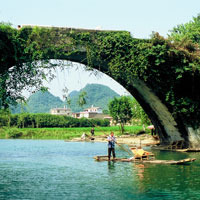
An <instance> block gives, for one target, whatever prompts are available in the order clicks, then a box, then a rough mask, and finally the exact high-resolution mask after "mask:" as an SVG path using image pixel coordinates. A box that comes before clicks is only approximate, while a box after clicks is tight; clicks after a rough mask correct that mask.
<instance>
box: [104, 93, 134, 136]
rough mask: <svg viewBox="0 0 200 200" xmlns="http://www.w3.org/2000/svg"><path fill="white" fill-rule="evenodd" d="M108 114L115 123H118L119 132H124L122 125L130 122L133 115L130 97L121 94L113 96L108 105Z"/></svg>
mask: <svg viewBox="0 0 200 200" xmlns="http://www.w3.org/2000/svg"><path fill="white" fill-rule="evenodd" d="M108 107H109V112H110V115H111V116H112V117H113V119H114V120H115V122H116V123H120V127H121V132H122V134H123V133H124V125H125V124H126V123H127V122H130V121H131V119H132V117H133V112H132V107H131V98H130V97H127V96H122V97H120V98H114V99H113V100H112V101H110V103H109V105H108Z"/></svg>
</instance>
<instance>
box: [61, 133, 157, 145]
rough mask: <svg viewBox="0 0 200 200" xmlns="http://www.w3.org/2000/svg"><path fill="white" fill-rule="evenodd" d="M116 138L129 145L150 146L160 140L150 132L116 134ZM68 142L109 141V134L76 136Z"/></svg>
mask: <svg viewBox="0 0 200 200" xmlns="http://www.w3.org/2000/svg"><path fill="white" fill-rule="evenodd" d="M116 140H117V142H118V143H119V144H127V145H128V146H150V145H156V144H158V143H159V141H158V140H156V139H155V138H153V137H152V136H151V135H150V134H141V135H119V136H116ZM65 141H66V142H81V141H82V142H85V141H86V142H91V141H92V142H107V135H101V136H94V137H91V136H87V135H86V137H85V139H83V138H81V137H76V138H73V139H71V140H65Z"/></svg>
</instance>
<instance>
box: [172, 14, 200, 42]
mask: <svg viewBox="0 0 200 200" xmlns="http://www.w3.org/2000/svg"><path fill="white" fill-rule="evenodd" d="M170 32H171V34H170V35H169V38H170V39H171V40H173V41H179V42H182V43H184V42H185V41H186V40H187V41H188V40H190V41H192V42H193V43H196V44H200V14H199V15H198V16H197V17H193V20H191V21H189V22H188V23H185V24H180V25H178V26H176V27H174V28H173V29H172V30H171V31H170Z"/></svg>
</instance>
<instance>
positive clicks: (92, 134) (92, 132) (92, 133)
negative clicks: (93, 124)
mask: <svg viewBox="0 0 200 200" xmlns="http://www.w3.org/2000/svg"><path fill="white" fill-rule="evenodd" d="M90 133H91V136H94V128H92V129H91V131H90Z"/></svg>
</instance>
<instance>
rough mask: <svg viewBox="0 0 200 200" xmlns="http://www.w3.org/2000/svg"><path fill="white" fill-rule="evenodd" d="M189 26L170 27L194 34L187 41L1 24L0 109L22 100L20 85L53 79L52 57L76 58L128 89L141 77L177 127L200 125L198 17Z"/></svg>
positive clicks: (25, 86)
mask: <svg viewBox="0 0 200 200" xmlns="http://www.w3.org/2000/svg"><path fill="white" fill-rule="evenodd" d="M188 24H189V25H191V26H189V25H187V24H186V25H185V26H184V29H186V30H187V31H185V32H184V31H182V27H181V26H180V27H178V28H179V30H180V31H179V30H178V29H177V30H178V31H177V30H175V29H174V30H175V31H174V32H176V34H177V35H179V34H180V35H189V33H190V31H192V32H193V33H192V36H190V39H191V41H187V42H185V43H184V42H183V40H181V39H180V40H179V39H177V40H176V39H175V37H176V36H175V35H173V34H172V35H171V38H169V39H165V38H163V37H161V36H160V35H159V34H158V33H155V34H153V35H152V38H151V39H149V40H140V39H135V38H133V37H132V36H131V35H130V33H128V32H125V31H124V32H111V31H108V32H103V31H99V32H98V31H91V32H89V31H88V32H79V31H75V30H71V31H68V32H65V33H64V34H63V32H62V31H61V32H59V29H56V28H39V27H34V28H32V27H24V28H21V29H20V30H16V29H14V28H12V27H11V26H10V25H7V24H1V25H0V44H1V45H0V64H1V70H0V88H1V90H0V100H1V102H0V108H7V107H8V105H9V104H10V103H14V102H15V101H16V100H23V99H22V97H21V91H22V89H24V88H33V87H34V88H35V89H36V90H37V89H38V88H40V87H41V84H42V79H47V77H49V76H48V75H50V78H52V76H51V75H52V71H51V70H52V69H53V68H54V65H53V64H51V63H50V62H49V60H50V59H69V60H73V59H75V58H76V61H79V62H82V63H83V64H86V65H87V66H88V67H90V68H91V69H98V70H100V71H102V72H103V73H105V74H107V75H109V76H111V77H113V78H114V79H115V80H116V81H118V82H120V83H121V84H122V85H123V86H125V87H126V89H128V90H130V91H132V89H133V88H132V84H133V80H134V79H140V80H142V81H143V82H145V84H146V85H147V86H148V87H149V88H150V89H152V91H153V92H154V93H155V94H156V95H157V96H158V97H159V99H160V100H161V101H162V102H163V103H164V105H166V106H167V108H168V110H169V111H170V113H172V115H173V117H174V119H175V120H176V122H177V123H178V122H180V123H179V125H180V124H181V125H182V124H184V125H185V126H187V127H188V126H193V127H195V128H197V127H199V125H200V120H199V119H200V109H199V108H200V90H199V85H200V57H199V42H198V41H199V39H198V38H199V27H200V23H199V16H198V17H197V18H194V19H193V22H191V23H188ZM193 24H195V26H193ZM191 27H194V29H193V28H191ZM173 39H174V40H173ZM83 49H85V50H86V52H83V51H82V50H83ZM73 56H74V57H73ZM76 56H77V57H76ZM85 58H87V59H85ZM61 66H62V65H61ZM46 69H48V73H46V72H47V70H46ZM47 74H48V75H47ZM44 89H45V88H44ZM133 93H134V91H133Z"/></svg>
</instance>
